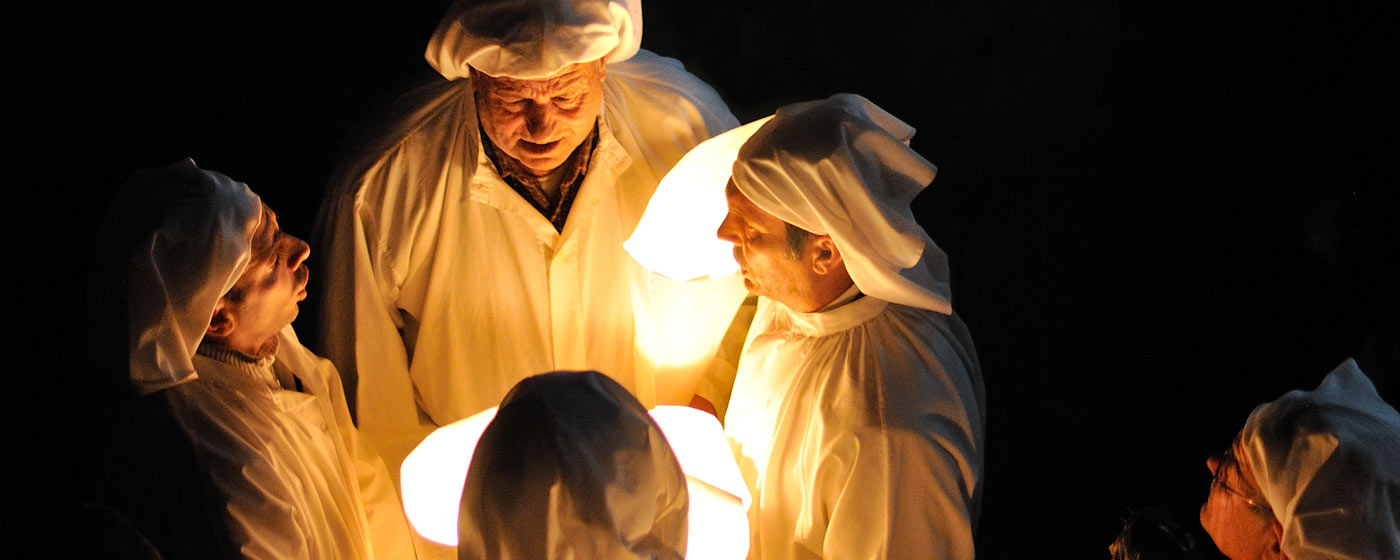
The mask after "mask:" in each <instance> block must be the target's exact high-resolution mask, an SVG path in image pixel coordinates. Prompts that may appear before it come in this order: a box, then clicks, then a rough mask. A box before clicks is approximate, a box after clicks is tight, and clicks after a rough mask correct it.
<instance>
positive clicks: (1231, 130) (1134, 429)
mask: <svg viewBox="0 0 1400 560" xmlns="http://www.w3.org/2000/svg"><path fill="white" fill-rule="evenodd" d="M344 4H345V3H338V2H305V3H297V4H296V5H294V6H290V7H287V6H283V7H279V8H275V9H273V8H265V7H261V6H255V5H251V4H250V3H228V2H225V3H210V4H201V5H197V6H195V5H169V6H156V5H149V4H140V5H137V6H135V7H133V6H127V5H123V3H106V4H102V5H91V6H77V7H75V6H70V5H67V3H59V2H53V3H50V2H6V3H5V5H4V8H3V9H4V14H3V18H0V26H2V27H0V29H3V34H4V56H5V58H6V62H5V71H4V75H5V78H4V81H5V85H4V86H3V87H4V91H5V99H4V101H3V103H4V106H3V119H0V126H3V127H4V128H3V142H4V144H3V150H4V151H3V153H4V161H5V162H6V163H5V171H6V173H5V174H4V175H0V184H4V185H5V190H6V194H7V196H6V202H7V204H6V208H4V209H3V210H0V212H4V214H5V215H6V216H7V217H8V219H7V220H5V222H6V229H7V230H9V231H10V234H9V235H8V236H7V237H8V239H9V243H8V244H9V245H10V246H11V247H17V248H18V251H13V252H11V253H10V259H7V260H10V265H8V266H7V267H6V270H7V272H6V274H5V276H6V278H7V279H6V285H7V289H6V291H7V292H9V295H10V296H11V297H10V300H11V302H10V304H9V305H8V306H7V307H9V308H10V313H8V314H7V315H8V316H9V319H10V320H9V321H8V323H9V324H10V329H9V330H10V331H11V334H9V335H7V340H8V341H9V343H10V344H12V345H13V347H12V348H11V349H10V352H9V353H10V355H11V360H10V361H11V363H12V364H14V367H11V368H7V369H8V370H9V372H8V373H7V374H6V375H7V376H8V377H10V378H11V380H12V381H17V382H18V383H15V384H13V385H12V386H11V391H12V393H11V395H10V396H11V399H10V400H11V401H12V402H13V404H12V405H11V406H10V407H9V410H8V414H9V415H10V416H11V417H12V419H11V420H10V421H9V422H8V426H9V427H7V428H5V429H4V432H3V434H4V436H5V437H6V439H7V443H8V444H9V445H7V447H8V449H9V450H10V451H8V452H7V453H6V455H7V457H8V459H7V462H8V463H9V464H10V465H11V468H10V469H7V470H10V471H11V472H14V470H13V467H14V466H15V465H18V466H20V467H22V468H21V470H20V472H23V473H25V474H26V476H27V477H28V478H25V479H24V480H26V481H28V480H30V479H32V482H25V483H24V484H23V485H22V486H28V487H30V488H38V489H44V490H46V491H50V492H52V493H51V494H49V496H48V497H45V498H39V499H33V500H30V499H29V498H26V501H25V503H26V504H28V505H29V506H30V507H28V508H27V511H28V512H29V513H28V515H27V516H26V517H27V518H28V519H27V520H28V521H34V522H37V524H36V526H43V525H44V524H45V522H46V520H48V519H50V518H51V517H52V515H53V514H54V512H56V511H60V510H62V509H63V508H64V507H66V505H67V504H70V503H72V502H73V501H75V500H81V499H83V498H84V497H86V496H87V492H88V484H87V481H88V480H89V478H90V470H91V465H92V460H91V456H92V450H91V449H90V448H91V445H90V443H89V439H88V435H89V434H90V433H91V432H92V431H93V430H92V426H91V422H90V420H88V419H87V418H88V416H87V414H86V413H87V410H88V408H89V406H90V403H89V402H88V401H87V400H86V399H89V398H90V397H89V396H87V392H86V391H84V386H83V385H82V382H81V381H80V380H81V379H82V376H81V375H78V373H79V372H78V371H77V369H78V368H80V367H81V365H80V364H81V363H82V359H81V354H82V351H81V348H82V336H83V331H84V327H85V317H84V303H83V298H82V290H83V286H84V284H85V282H86V278H87V274H88V272H87V263H88V262H89V260H90V259H91V254H90V253H91V251H92V245H93V243H92V242H93V237H94V236H95V235H96V226H97V221H98V220H99V219H100V217H101V214H102V212H103V210H104V208H105V205H106V203H107V201H108V199H109V198H110V195H111V193H112V192H113V191H114V189H115V188H116V187H117V186H119V185H120V184H121V183H122V181H123V180H124V179H125V178H126V177H127V176H129V175H130V174H131V173H132V172H133V171H134V170H136V169H138V168H141V167H146V166H151V165H158V164H165V163H169V162H172V161H174V160H176V159H178V158H181V157H185V156H193V157H194V158H195V159H196V160H197V161H198V162H199V164H200V165H201V166H202V167H205V168H209V169H214V170H219V171H222V172H224V173H226V174H228V175H230V176H232V177H234V178H236V179H239V180H242V181H245V182H247V183H249V184H250V185H252V187H253V189H254V190H256V191H257V192H258V193H259V194H261V195H262V196H263V198H264V200H265V201H267V202H268V203H269V204H270V205H272V206H273V207H274V208H275V209H277V210H278V211H279V212H280V214H281V215H282V218H281V223H282V224H283V227H284V228H285V229H287V230H289V231H291V232H292V233H294V234H299V235H305V234H307V233H308V232H309V231H310V229H311V223H312V220H313V218H314V215H315V211H316V207H317V205H318V203H319V200H320V197H321V193H322V191H323V188H324V186H325V182H326V179H327V177H328V175H329V172H330V170H331V168H332V165H333V163H334V160H335V154H336V152H337V150H338V145H339V143H340V141H341V139H342V137H343V136H344V133H345V131H346V129H347V128H348V127H349V126H350V125H351V123H353V122H354V121H355V120H357V119H358V118H360V117H361V116H363V115H365V114H367V113H368V112H369V111H370V110H371V109H372V107H373V106H374V105H375V104H376V103H379V102H381V101H383V100H384V97H385V96H386V95H388V93H389V92H390V91H391V90H393V89H394V88H395V87H397V86H399V85H400V84H402V83H403V82H405V81H407V80H409V79H411V78H412V77H414V76H418V75H423V74H426V73H429V72H431V69H430V68H428V66H427V64H426V63H425V62H424V61H423V58H422V50H423V47H424V46H425V45H426V41H427V38H428V36H429V34H430V33H431V31H432V29H433V27H434V26H435V24H436V22H437V19H438V18H439V16H440V15H441V13H442V12H443V11H444V9H445V3H443V2H441V1H439V2H422V3H411V2H405V3H399V2H394V3H389V2H381V3H373V4H357V5H354V6H347V5H344ZM1212 4H1221V5H1217V6H1194V5H1189V4H1183V3H1180V2H1165V1H1157V2H1135V3H1132V5H1131V6H1128V5H1127V3H1122V2H1112V1H1107V0H1098V1H1095V0H1065V1H1062V2H1053V3H1049V2H1046V3H1026V2H1011V1H996V2H972V1H966V0H963V1H955V2H942V1H939V2H907V3H899V2H866V3H854V2H852V3H846V2H834V1H817V2H796V1H764V2H753V1H738V0H710V1H707V2H696V1H679V0H676V1H670V2H667V1H661V0H653V1H651V2H649V3H648V4H646V6H645V8H646V24H645V40H644V44H645V46H647V47H648V48H651V49H653V50H655V51H657V52H660V53H662V54H665V55H669V56H673V57H676V58H679V59H681V60H682V61H684V62H685V63H686V65H687V66H688V67H689V68H690V69H691V70H692V71H693V72H695V73H696V74H698V75H700V76H701V77H702V78H704V79H705V80H706V81H708V82H709V83H711V84H712V85H714V86H715V88H716V89H717V90H718V91H719V92H720V94H721V95H722V96H723V97H724V98H725V99H726V101H728V102H729V103H730V106H731V108H732V109H733V110H734V112H735V113H736V114H737V115H738V116H739V118H740V120H741V121H748V120H751V119H754V118H757V117H761V116H764V115H766V114H768V113H770V112H771V111H772V110H773V109H774V108H775V107H777V106H779V105H782V104H785V103H790V102H795V101H803V100H808V99H814V98H820V97H826V96H827V95H830V94H832V93H836V92H856V93H861V94H863V95H865V96H866V97H869V98H870V99H872V100H873V101H875V102H876V103H878V104H880V105H881V106H882V107H884V108H886V109H887V110H889V111H890V112H892V113H893V114H895V115H897V116H899V117H901V118H903V119H904V120H906V121H907V122H909V123H910V124H912V125H914V126H915V127H916V128H918V129H919V133H918V135H917V136H916V137H915V139H914V147H915V148H916V149H917V150H919V151H920V152H921V153H923V154H924V155H925V156H926V157H928V158H929V159H930V160H932V161H933V162H935V163H936V164H938V165H939V167H940V172H939V175H938V178H937V179H936V180H935V181H934V183H933V185H932V187H931V188H930V189H929V190H928V191H927V192H926V193H925V194H924V195H921V196H920V198H919V199H918V200H916V203H915V207H916V212H917V213H918V215H919V217H920V220H921V221H922V222H923V223H924V224H925V225H926V227H927V228H928V229H929V231H930V233H931V234H932V235H933V237H934V239H936V240H938V242H939V243H940V244H941V245H942V246H943V247H944V248H945V249H946V250H947V251H948V253H949V254H950V256H951V261H952V266H953V274H954V293H955V299H954V302H955V306H956V308H957V309H958V310H959V312H960V313H961V314H962V315H963V316H964V318H965V319H966V320H967V322H968V323H969V325H970V327H971V328H972V330H973V334H974V337H975V338H976V342H977V346H978V351H979V353H980V355H981V359H982V367H983V372H984V376H985V378H986V384H987V387H988V394H989V396H988V409H987V415H988V435H987V449H988V451H987V466H986V473H985V481H986V494H985V501H984V508H983V515H982V519H981V527H980V531H979V533H978V547H979V555H980V556H981V557H984V558H1012V557H1024V556H1026V555H1031V554H1033V555H1036V556H1049V557H1084V558H1094V557H1104V556H1106V554H1107V553H1106V552H1105V548H1104V547H1106V545H1107V544H1108V543H1109V542H1110V541H1111V540H1112V538H1113V536H1114V535H1115V534H1116V532H1117V529H1118V527H1119V526H1120V523H1121V518H1122V517H1123V516H1124V515H1125V514H1126V513H1127V512H1128V511H1129V509H1130V508H1137V507H1142V506H1148V505H1155V506H1161V507H1165V508H1168V509H1169V510H1170V511H1171V512H1172V513H1174V514H1176V515H1177V516H1179V517H1180V518H1182V520H1183V521H1185V522H1187V523H1190V524H1194V520H1195V514H1196V508H1197V507H1198V506H1199V504H1200V502H1201V501H1202V500H1203V499H1204V497H1205V493H1206V486H1207V481H1208V474H1207V472H1206V469H1205V467H1204V459H1205V457H1206V456H1207V455H1208V454H1210V453H1212V452H1214V451H1217V450H1218V449H1221V448H1223V447H1224V446H1225V445H1226V444H1227V443H1228V442H1229V441H1230V439H1231V438H1232V437H1233V435H1234V433H1235V431H1237V430H1238V428H1239V427H1240V426H1241V425H1242V424H1243V421H1244V418H1245V416H1246V415H1247V414H1248V412H1249V411H1250V409H1251V408H1252V407H1253V406H1254V405H1256V404H1258V403H1260V402H1263V401H1265V400H1268V399H1271V398H1273V397H1275V396H1277V395H1278V394H1280V393H1282V392H1283V391H1285V390H1288V389H1292V388H1301V387H1311V386H1313V385H1315V384H1316V383H1317V382H1318V381H1319V380H1320V379H1321V377H1322V375H1323V374H1325V373H1326V372H1327V371H1329V370H1330V369H1331V368H1332V367H1333V366H1335V365H1336V364H1337V363H1339V362H1340V361H1341V360H1342V359H1344V358H1345V357H1347V356H1349V355H1359V356H1361V357H1362V358H1363V366H1365V367H1367V368H1368V369H1369V370H1370V373H1372V375H1373V376H1376V377H1379V378H1381V380H1382V381H1383V382H1384V381H1388V384H1387V385H1386V387H1385V391H1386V392H1387V393H1388V394H1389V395H1391V398H1392V401H1391V402H1395V401H1394V397H1393V395H1394V394H1395V392H1396V389H1397V388H1400V387H1397V386H1400V377H1397V376H1400V371H1397V369H1396V368H1397V361H1398V360H1397V352H1400V350H1397V346H1398V345H1397V340H1400V335H1397V330H1396V322H1397V321H1396V319H1395V316H1396V313H1397V312H1400V305H1398V304H1397V298H1396V291H1397V288H1396V286H1397V285H1400V274H1397V271H1396V270H1397V256H1396V245H1397V244H1396V242H1395V241H1394V239H1395V238H1397V237H1400V236H1397V233H1396V230H1397V228H1396V226H1395V221H1396V218H1395V214H1396V211H1397V209H1400V206H1397V202H1396V200H1397V198H1396V196H1395V193H1394V191H1395V190H1396V188H1397V186H1400V164H1397V157H1396V156H1397V151H1396V149H1397V131H1400V129H1397V124H1400V121H1398V120H1397V103H1396V101H1397V97H1398V96H1397V92H1396V90H1395V89H1394V88H1393V87H1392V86H1391V84H1392V83H1394V82H1395V81H1396V78H1397V75H1396V74H1397V63H1396V56H1395V54H1394V53H1395V52H1400V49H1397V48H1396V46H1397V45H1396V44H1395V43H1396V41H1395V40H1394V39H1393V38H1392V35H1394V30H1395V29H1396V28H1397V26H1396V24H1397V23H1400V21H1398V20H1400V18H1397V15H1400V14H1397V11H1398V10H1400V8H1398V6H1400V5H1398V4H1395V3H1392V2H1376V1H1368V2H1357V1H1346V0H1334V1H1330V2H1315V3H1304V2H1290V3H1284V4H1275V5H1272V6H1269V7H1267V8H1263V7H1254V6H1245V5H1227V4H1231V3H1212ZM1291 4H1298V5H1291ZM314 250H315V248H314V247H313V255H312V260H311V262H310V263H309V264H310V266H311V267H312V273H313V274H315V266H316V262H315V261H316V255H315V252H314ZM26 357H30V358H32V359H33V360H32V364H33V365H23V364H25V363H29V362H30V360H27V359H26ZM1387 376H1388V377H1387Z"/></svg>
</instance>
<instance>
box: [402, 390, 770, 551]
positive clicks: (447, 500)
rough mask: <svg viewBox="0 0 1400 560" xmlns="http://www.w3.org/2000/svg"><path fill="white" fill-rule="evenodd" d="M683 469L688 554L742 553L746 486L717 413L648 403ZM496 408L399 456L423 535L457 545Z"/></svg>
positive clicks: (407, 498)
mask: <svg viewBox="0 0 1400 560" xmlns="http://www.w3.org/2000/svg"><path fill="white" fill-rule="evenodd" d="M651 415H652V418H653V419H655V420H656V423H657V425H658V426H660V427H661V432H662V433H663V434H665V435H666V440H667V441H668V442H669V443H670V444H671V449H672V450H673V451H674V453H675V454H676V460H677V462H679V463H680V465H681V470H682V471H684V472H685V474H686V490H687V491H688V492H689V494H690V514H689V524H690V529H689V532H688V536H687V539H686V540H687V543H688V544H687V550H686V558H692V559H705V558H725V559H729V558H732V559H739V558H743V557H744V556H745V555H746V554H748V550H749V521H748V516H747V514H746V511H747V506H748V503H749V499H750V498H749V492H748V488H747V487H746V486H745V485H744V480H743V478H742V477H741V476H740V474H739V466H738V465H737V464H735V463H734V458H733V457H734V456H733V454H732V453H731V452H730V450H729V442H728V440H727V439H726V438H725V437H724V430H723V429H722V428H721V427H720V425H719V421H718V420H716V419H715V417H714V416H711V415H709V414H707V413H704V412H701V411H698V410H695V409H691V408H688V407H681V406H660V407H656V408H654V409H652V410H651ZM495 416H496V409H495V408H491V409H490V410H486V411H484V412H482V413H480V414H477V415H475V416H472V417H470V418H467V419H464V420H459V421H457V422H453V423H451V424H448V425H446V426H443V427H441V428H438V429H437V430H435V431H433V433H431V434H429V435H428V437H427V438H425V439H424V440H423V442H422V443H419V444H418V447H417V448H415V449H414V450H413V452H412V453H410V454H409V455H408V458H406V459H404V462H403V467H402V469H401V470H400V472H401V474H402V488H403V503H404V511H405V512H406V513H407V514H408V520H409V522H410V523H412V524H413V528H414V529H415V530H417V531H418V533H419V534H421V535H423V536H424V537H426V538H428V539H430V540H432V541H434V542H437V543H440V544H444V545H447V546H457V515H458V513H459V509H458V508H459V505H460V502H461V497H462V487H463V486H465V485H466V481H467V470H468V468H469V467H470V466H471V458H472V454H473V452H474V451H475V450H476V444H477V441H478V440H480V439H481V434H482V433H483V432H485V431H486V427H487V425H489V424H490V422H491V420H492V419H493V418H495Z"/></svg>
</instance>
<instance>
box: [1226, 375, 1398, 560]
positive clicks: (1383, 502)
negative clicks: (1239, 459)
mask: <svg viewBox="0 0 1400 560" xmlns="http://www.w3.org/2000/svg"><path fill="white" fill-rule="evenodd" d="M1240 444H1241V446H1242V448H1243V449H1244V453H1245V454H1246V456H1247V457H1248V460H1249V462H1250V464H1251V465H1253V467H1254V469H1253V470H1254V474H1255V478H1256V482H1257V483H1258V485H1259V489H1260V490H1261V491H1262V492H1263V494H1264V498H1265V500H1267V501H1268V503H1269V505H1270V507H1272V508H1273V511H1274V516H1275V517H1277V518H1278V520H1279V523H1280V524H1281V525H1282V526H1283V542H1282V543H1281V544H1282V548H1283V552H1284V554H1287V555H1288V557H1289V558H1293V559H1294V560H1307V559H1312V558H1346V559H1362V558H1397V557H1400V414H1397V412H1396V410H1395V409H1394V408H1393V407H1391V406H1390V405H1389V404H1386V402H1385V401H1383V400H1381V398H1380V396H1379V395H1378V394H1377V393H1376V389H1375V387H1374V386H1373V385H1372V384H1371V381H1370V380H1369V379H1367V378H1366V374H1365V373H1363V372H1362V371H1361V369H1360V368H1359V367H1357V365H1356V362H1355V361H1354V360H1350V359H1348V360H1347V361H1345V362H1342V364H1341V365H1339V366H1337V368H1336V369H1334V370H1332V372H1331V373H1329V374H1328V375H1327V377H1326V378H1325V379H1323V381H1322V384H1320V385H1318V387H1317V389H1315V390H1313V391H1291V392H1289V393H1287V394H1285V395H1283V396H1282V397H1280V398H1279V399H1278V400H1275V401H1273V402H1270V403H1267V404H1264V405H1261V406H1259V407H1258V408H1256V409H1255V410H1254V412H1253V413H1252V414H1250V415H1249V420H1248V421H1246V422H1245V426H1244V429H1243V430H1241V432H1240Z"/></svg>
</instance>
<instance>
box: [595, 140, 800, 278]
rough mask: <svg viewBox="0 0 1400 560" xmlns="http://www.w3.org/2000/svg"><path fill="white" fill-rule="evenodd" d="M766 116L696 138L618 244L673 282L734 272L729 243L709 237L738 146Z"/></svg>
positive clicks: (715, 225) (720, 217) (721, 213)
mask: <svg viewBox="0 0 1400 560" xmlns="http://www.w3.org/2000/svg"><path fill="white" fill-rule="evenodd" d="M770 118H772V117H767V118H764V119H759V120H757V121H754V122H751V123H749V124H746V125H743V126H741V127H739V128H736V129H734V130H731V131H729V132H726V133H724V134H721V135H719V136H716V137H714V138H711V139H709V140H706V141H704V142H701V143H700V145H698V146H696V147H694V148H692V149H691V150H690V152H687V153H686V154H685V156H684V157H682V158H681V160H680V162H678V163H676V166H675V167H673V168H671V171H670V172H669V173H667V174H666V176H665V177H663V178H662V179H661V183H660V184H659V185H657V187H656V193H655V194H653V195H652V197H651V201H650V202H648V203H647V209H646V212H644V213H643V214H642V219H641V221H640V222H639V223H638V224H637V229H636V230H634V231H633V232H632V237H631V238H629V239H628V240H627V242H626V243H623V244H622V247H623V248H624V249H627V252H628V253H631V255H632V258H633V259H636V261H637V263H638V264H641V265H642V266H643V267H645V268H646V269H647V270H650V271H652V272H655V273H657V274H661V275H664V276H666V277H669V278H673V279H675V280H679V281H682V282H684V281H686V280H691V279H694V278H699V277H701V276H710V277H711V278H718V277H721V276H728V275H730V274H734V272H735V271H737V270H739V265H738V264H736V263H735V262H734V253H733V249H734V247H733V245H730V244H729V243H725V242H723V241H720V240H719V239H718V238H716V237H715V230H717V229H719V224H720V222H722V221H724V215H725V214H727V213H728V208H727V207H726V206H725V202H724V186H725V185H726V184H727V183H728V182H729V174H730V169H731V168H733V167H734V160H735V159H736V158H737V157H738V155H739V148H740V147H741V146H743V145H744V142H745V141H747V140H748V139H749V137H750V136H753V133H754V132H756V131H758V129H759V127H761V126H763V124H764V123H766V122H768V119H770Z"/></svg>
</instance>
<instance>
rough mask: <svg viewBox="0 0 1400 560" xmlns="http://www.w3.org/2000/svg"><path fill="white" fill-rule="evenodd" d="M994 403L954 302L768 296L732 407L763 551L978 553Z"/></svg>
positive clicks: (729, 417)
mask: <svg viewBox="0 0 1400 560" xmlns="http://www.w3.org/2000/svg"><path fill="white" fill-rule="evenodd" d="M849 295H853V292H848V296H849ZM838 301H840V300H839V299H838ZM983 407H984V397H983V387H982V379H981V373H980V370H979V367H978V364H977V356H976V353H975V351H974V349H973V346H972V342H971V338H970V337H969V336H968V333H967V330H966V328H965V327H964V326H963V324H962V322H961V321H960V320H958V319H957V318H956V317H954V316H950V315H944V314H942V313H937V312H934V311H929V310H926V309H918V308H914V307H907V306H903V305H898V304H893V303H888V302H886V301H883V300H880V299H878V298H875V297H872V296H864V297H861V298H859V299H856V300H854V301H851V302H849V303H846V304H844V305H840V306H837V307H835V308H832V309H830V310H825V311H818V312H814V313H796V312H793V311H790V310H788V309H787V308H785V307H783V306H782V305H781V304H777V303H774V302H772V301H768V300H766V299H760V303H759V309H758V316H757V317H756V318H755V319H754V324H753V329H752V331H751V332H750V334H749V340H748V342H747V344H746V346H745V347H744V353H743V356H742V358H741V359H740V363H739V371H738V377H737V379H736V381H735V386H734V393H733V396H732V399H731V400H730V403H729V410H728V412H727V414H726V417H725V421H726V422H725V433H726V434H727V435H728V436H729V437H730V439H731V442H732V444H733V445H734V447H735V453H736V458H737V459H738V460H739V467H740V471H741V472H742V473H743V475H744V478H745V482H747V483H748V484H749V488H750V491H751V492H752V494H753V496H754V503H753V506H752V507H751V508H750V509H749V523H750V532H751V533H752V541H751V542H752V543H753V544H752V548H751V549H750V553H749V554H750V558H762V559H765V560H767V559H775V558H776V559H786V558H818V557H821V558H940V559H942V558H957V559H970V558H972V557H973V542H972V536H973V529H974V526H975V524H976V520H977V514H978V509H979V502H980V494H981V492H980V491H979V486H980V479H981V472H982V458H983V453H984V451H983V434H984V427H983V426H984V421H985V419H984V415H983Z"/></svg>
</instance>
